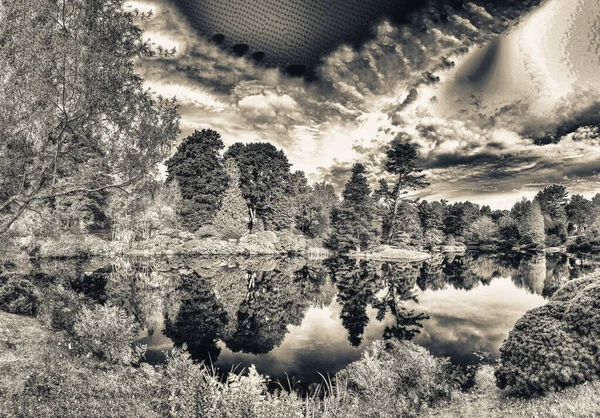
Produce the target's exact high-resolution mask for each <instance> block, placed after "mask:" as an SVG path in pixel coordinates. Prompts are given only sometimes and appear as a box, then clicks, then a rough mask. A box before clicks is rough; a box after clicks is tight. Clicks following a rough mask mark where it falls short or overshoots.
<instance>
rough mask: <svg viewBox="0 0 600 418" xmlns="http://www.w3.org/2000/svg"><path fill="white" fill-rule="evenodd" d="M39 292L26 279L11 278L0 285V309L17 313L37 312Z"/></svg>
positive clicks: (28, 313)
mask: <svg viewBox="0 0 600 418" xmlns="http://www.w3.org/2000/svg"><path fill="white" fill-rule="evenodd" d="M39 300H40V292H39V291H38V290H37V288H36V287H35V286H34V285H33V284H32V283H31V282H30V281H29V280H27V279H23V278H11V279H9V280H8V281H7V282H6V283H5V284H4V285H3V286H2V287H0V310H2V311H5V312H8V313H12V314H19V315H35V314H37V310H38V305H39Z"/></svg>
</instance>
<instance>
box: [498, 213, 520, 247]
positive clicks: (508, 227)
mask: <svg viewBox="0 0 600 418" xmlns="http://www.w3.org/2000/svg"><path fill="white" fill-rule="evenodd" d="M498 237H499V238H500V240H501V241H502V242H504V243H507V244H509V245H512V244H514V243H516V242H517V241H518V240H519V238H520V235H519V224H518V223H517V221H516V219H515V218H513V217H512V215H503V216H502V217H500V219H498Z"/></svg>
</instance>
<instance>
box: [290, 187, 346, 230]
mask: <svg viewBox="0 0 600 418" xmlns="http://www.w3.org/2000/svg"><path fill="white" fill-rule="evenodd" d="M338 203H339V198H338V195H337V193H336V192H335V189H334V188H333V186H332V185H331V184H329V183H325V182H322V183H315V184H314V185H313V186H312V188H311V189H310V191H309V192H308V193H305V194H302V195H300V196H299V200H298V208H299V211H298V215H297V218H296V225H297V227H298V229H299V230H300V231H302V233H304V234H305V235H308V236H309V237H312V238H316V237H323V236H325V235H327V233H328V232H329V227H330V224H331V213H332V211H333V209H334V207H335V206H336V205H337V204H338Z"/></svg>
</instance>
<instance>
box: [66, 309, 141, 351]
mask: <svg viewBox="0 0 600 418" xmlns="http://www.w3.org/2000/svg"><path fill="white" fill-rule="evenodd" d="M137 332H138V327H137V325H136V323H135V321H134V320H133V319H132V318H131V317H129V316H128V315H127V314H126V313H125V311H124V310H122V309H120V308H117V307H115V306H109V305H104V306H103V305H94V307H93V308H88V307H86V306H84V307H83V308H82V309H81V310H80V312H79V313H78V314H77V317H76V319H75V323H74V325H73V333H74V334H75V336H76V339H77V342H78V346H79V348H80V349H81V350H82V351H83V352H84V353H92V354H94V355H95V356H97V357H98V358H99V359H102V360H107V361H110V362H113V363H128V362H131V361H134V360H136V359H137V358H139V354H141V353H139V352H138V351H137V350H135V349H132V348H131V345H132V343H133V340H134V339H135V337H136V335H137ZM136 357H137V358H136Z"/></svg>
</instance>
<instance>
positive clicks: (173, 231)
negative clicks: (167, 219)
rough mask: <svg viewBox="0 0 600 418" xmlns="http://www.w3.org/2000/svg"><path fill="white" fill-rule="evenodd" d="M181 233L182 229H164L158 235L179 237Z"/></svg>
mask: <svg viewBox="0 0 600 418" xmlns="http://www.w3.org/2000/svg"><path fill="white" fill-rule="evenodd" d="M179 233H180V231H178V230H177V229H163V230H162V231H159V232H158V234H157V237H160V236H165V237H169V238H179Z"/></svg>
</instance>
